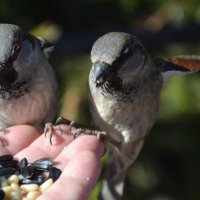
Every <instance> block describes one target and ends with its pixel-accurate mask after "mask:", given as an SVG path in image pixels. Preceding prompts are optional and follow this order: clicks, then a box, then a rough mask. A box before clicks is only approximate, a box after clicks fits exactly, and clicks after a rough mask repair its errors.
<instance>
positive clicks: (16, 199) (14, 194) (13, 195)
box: [9, 191, 22, 200]
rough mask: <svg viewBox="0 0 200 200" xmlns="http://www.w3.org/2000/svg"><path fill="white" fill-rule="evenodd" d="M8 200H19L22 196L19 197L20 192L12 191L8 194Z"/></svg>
mask: <svg viewBox="0 0 200 200" xmlns="http://www.w3.org/2000/svg"><path fill="white" fill-rule="evenodd" d="M9 199H12V200H21V199H22V196H21V194H20V192H17V191H12V192H11V193H10V198H9Z"/></svg>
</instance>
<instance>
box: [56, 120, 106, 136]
mask: <svg viewBox="0 0 200 200" xmlns="http://www.w3.org/2000/svg"><path fill="white" fill-rule="evenodd" d="M60 124H66V125H69V127H70V132H71V133H72V134H73V135H74V139H75V138H76V137H77V136H78V135H80V134H84V135H95V136H97V138H98V139H103V138H105V137H106V132H105V131H100V130H97V129H92V128H88V127H86V126H83V125H81V124H79V123H76V122H74V121H70V120H68V119H65V118H62V117H59V118H58V119H57V120H56V123H55V125H56V126H59V125H60Z"/></svg>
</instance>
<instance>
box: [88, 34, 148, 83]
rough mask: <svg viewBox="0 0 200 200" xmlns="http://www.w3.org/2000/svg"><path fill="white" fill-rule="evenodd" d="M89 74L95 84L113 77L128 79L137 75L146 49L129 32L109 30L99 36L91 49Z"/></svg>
mask: <svg viewBox="0 0 200 200" xmlns="http://www.w3.org/2000/svg"><path fill="white" fill-rule="evenodd" d="M91 60H92V63H93V66H92V70H91V76H92V79H93V81H94V82H95V84H96V86H101V85H103V84H104V83H105V82H107V81H109V80H111V79H112V78H113V77H118V78H120V79H122V80H123V81H129V79H130V80H131V79H133V78H134V77H136V76H139V73H140V71H141V69H142V68H143V67H144V65H145V63H146V61H147V51H146V50H145V48H144V47H143V45H142V44H141V43H140V42H139V41H138V39H137V38H136V37H134V36H132V35H131V34H127V33H122V32H111V33H107V34H105V35H103V36H102V37H100V38H99V39H98V40H97V41H96V42H95V43H94V45H93V47H92V51H91Z"/></svg>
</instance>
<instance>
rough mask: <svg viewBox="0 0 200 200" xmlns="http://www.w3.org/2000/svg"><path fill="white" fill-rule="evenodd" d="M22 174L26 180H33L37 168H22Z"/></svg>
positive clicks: (29, 166) (30, 166)
mask: <svg viewBox="0 0 200 200" xmlns="http://www.w3.org/2000/svg"><path fill="white" fill-rule="evenodd" d="M20 173H21V175H22V176H23V177H24V178H31V177H32V176H33V175H34V173H35V167H34V166H32V165H28V166H26V167H22V168H20Z"/></svg>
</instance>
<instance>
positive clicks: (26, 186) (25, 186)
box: [20, 184, 39, 192]
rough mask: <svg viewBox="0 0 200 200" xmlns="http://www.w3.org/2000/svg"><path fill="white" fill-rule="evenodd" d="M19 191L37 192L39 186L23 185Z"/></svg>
mask: <svg viewBox="0 0 200 200" xmlns="http://www.w3.org/2000/svg"><path fill="white" fill-rule="evenodd" d="M20 189H21V190H24V191H25V192H31V191H36V190H39V186H38V185H37V184H24V185H21V186H20Z"/></svg>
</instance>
